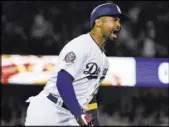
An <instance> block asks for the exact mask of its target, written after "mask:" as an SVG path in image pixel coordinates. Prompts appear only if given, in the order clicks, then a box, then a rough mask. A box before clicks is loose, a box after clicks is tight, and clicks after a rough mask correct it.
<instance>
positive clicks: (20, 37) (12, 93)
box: [1, 1, 169, 125]
mask: <svg viewBox="0 0 169 127" xmlns="http://www.w3.org/2000/svg"><path fill="white" fill-rule="evenodd" d="M105 2H109V1H81V2H78V1H57V2H56V1H53V2H49V1H36V2H35V1H34V2H32V1H6V2H2V15H1V16H2V17H1V19H2V21H1V52H2V54H23V55H26V54H32V55H58V54H59V52H60V50H61V49H62V47H63V46H64V45H65V44H66V43H67V42H68V41H70V40H71V39H73V38H74V37H77V36H79V35H81V34H84V33H86V32H89V30H90V28H89V18H90V13H91V11H92V10H93V8H94V7H96V6H97V5H99V4H102V3H105ZM114 2H115V3H116V4H118V5H119V6H120V8H121V10H122V12H124V13H126V14H128V15H129V16H130V17H131V22H124V23H123V24H122V31H121V33H120V35H119V38H118V40H117V43H118V45H116V46H115V45H114V42H111V41H110V42H109V43H108V44H107V46H106V48H105V49H106V55H107V56H118V57H146V58H168V56H169V54H168V46H169V36H168V33H169V29H168V27H169V24H168V22H169V9H168V5H169V3H168V2H162V1H154V2H153V1H151V2H148V1H138V2H135V1H114ZM147 85H148V84H147ZM1 87H2V92H1V93H2V96H1V97H2V98H1V125H23V123H24V119H25V111H26V107H27V104H26V103H25V100H26V99H27V98H28V97H29V96H32V95H36V94H37V93H39V92H40V91H41V90H42V89H43V86H35V85H28V86H24V85H16V84H10V85H9V84H1ZM97 98H98V103H99V119H100V124H101V125H166V124H167V125H168V118H169V115H168V107H169V106H168V99H169V98H168V88H148V87H145V88H143V87H137V88H134V87H132V88H131V87H101V88H100V90H99V94H98V96H97Z"/></svg>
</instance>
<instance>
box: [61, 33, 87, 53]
mask: <svg viewBox="0 0 169 127" xmlns="http://www.w3.org/2000/svg"><path fill="white" fill-rule="evenodd" d="M88 38H89V37H88V35H87V34H82V35H80V36H78V37H76V38H74V39H72V40H71V41H69V42H68V43H67V44H66V45H65V46H64V47H63V49H62V50H76V51H81V52H82V51H85V52H87V51H88V49H89V46H90V45H89V39H88Z"/></svg>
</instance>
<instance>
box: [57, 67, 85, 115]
mask: <svg viewBox="0 0 169 127" xmlns="http://www.w3.org/2000/svg"><path fill="white" fill-rule="evenodd" d="M73 80H74V78H73V76H72V75H71V74H69V73H68V72H66V71H65V70H61V71H60V72H59V73H58V78H57V88H58V91H59V93H60V95H61V97H62V99H63V101H64V103H65V105H66V106H67V107H68V109H69V110H70V112H71V113H72V114H74V115H75V117H76V118H77V117H79V116H80V115H81V114H83V111H82V109H81V107H80V105H79V103H78V101H77V99H76V95H75V92H74V89H73V85H72V82H73Z"/></svg>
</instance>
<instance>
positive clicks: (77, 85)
mask: <svg viewBox="0 0 169 127" xmlns="http://www.w3.org/2000/svg"><path fill="white" fill-rule="evenodd" d="M58 61H59V62H58V63H57V65H56V67H55V70H54V72H53V73H52V75H51V77H50V78H49V80H48V82H47V84H46V86H45V87H44V90H45V91H47V92H49V93H52V94H53V95H54V96H55V97H57V98H58V99H59V100H60V101H62V103H63V100H62V99H61V97H60V95H59V92H58V90H57V87H56V85H57V84H56V82H57V73H58V71H60V70H61V69H64V70H66V71H67V72H69V73H70V74H71V75H72V76H73V77H74V82H73V87H74V90H75V94H76V97H77V100H78V102H79V104H80V106H81V107H82V109H86V108H87V105H88V103H89V102H90V101H91V100H92V99H93V96H94V95H95V94H96V93H97V92H98V88H99V85H100V82H101V81H102V80H103V79H104V77H105V75H106V73H107V71H108V67H109V63H108V59H107V57H106V55H105V53H104V51H102V50H101V49H100V48H99V46H98V45H97V43H96V42H95V41H94V40H93V39H92V37H91V36H90V34H89V33H87V34H83V35H81V36H79V37H77V38H75V39H73V40H72V41H70V42H69V43H68V44H67V45H65V46H64V48H63V49H62V51H61V52H60V54H59V60H58ZM65 92H66V91H65Z"/></svg>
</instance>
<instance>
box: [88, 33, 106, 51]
mask: <svg viewBox="0 0 169 127" xmlns="http://www.w3.org/2000/svg"><path fill="white" fill-rule="evenodd" d="M88 34H89V33H88ZM89 36H90V37H91V39H92V40H93V41H94V43H95V44H96V45H97V46H98V47H99V49H100V50H101V52H106V50H105V49H104V48H103V47H100V46H99V45H98V44H97V43H96V41H95V40H94V39H93V37H92V36H91V35H90V34H89Z"/></svg>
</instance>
